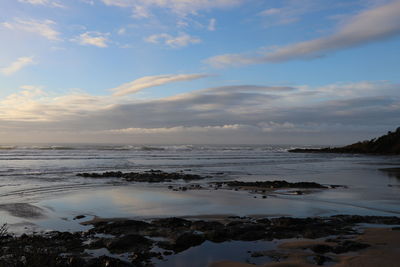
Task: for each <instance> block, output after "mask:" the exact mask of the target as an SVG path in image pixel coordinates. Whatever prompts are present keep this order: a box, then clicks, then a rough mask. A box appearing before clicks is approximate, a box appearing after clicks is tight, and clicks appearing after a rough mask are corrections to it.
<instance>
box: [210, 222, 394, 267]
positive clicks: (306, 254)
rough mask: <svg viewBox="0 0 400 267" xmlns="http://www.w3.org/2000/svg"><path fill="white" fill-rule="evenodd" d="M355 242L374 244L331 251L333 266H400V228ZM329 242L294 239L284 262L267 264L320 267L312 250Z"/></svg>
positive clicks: (239, 266) (230, 266) (225, 266)
mask: <svg viewBox="0 0 400 267" xmlns="http://www.w3.org/2000/svg"><path fill="white" fill-rule="evenodd" d="M353 240H354V241H358V242H362V243H366V244H369V245H370V246H371V247H369V248H366V249H364V250H360V251H359V252H357V253H354V252H353V253H347V254H344V255H340V256H339V255H334V254H329V255H328V256H329V257H332V258H333V259H334V261H335V263H333V264H332V265H330V266H335V267H377V266H379V267H393V266H399V265H398V264H399V262H400V230H392V229H390V228H379V229H378V228H371V229H366V230H365V232H364V233H363V234H362V235H360V236H357V237H355V238H354V239H353ZM316 244H327V245H329V243H326V242H320V241H295V242H288V243H283V244H282V245H280V246H279V251H280V252H282V253H286V254H287V255H288V257H287V259H286V260H284V261H282V262H276V263H267V264H264V265H261V266H264V267H309V266H317V265H316V264H313V263H311V262H310V261H309V258H310V257H312V256H315V254H314V253H312V252H311V251H310V250H307V248H310V247H311V246H313V245H316ZM251 266H254V265H252V264H247V263H239V262H231V261H221V262H216V263H213V264H211V265H210V267H251Z"/></svg>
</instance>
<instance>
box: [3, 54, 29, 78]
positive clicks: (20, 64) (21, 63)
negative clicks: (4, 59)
mask: <svg viewBox="0 0 400 267" xmlns="http://www.w3.org/2000/svg"><path fill="white" fill-rule="evenodd" d="M34 63H35V62H34V60H33V57H20V58H18V59H17V60H16V61H14V62H12V63H11V64H10V65H9V66H7V67H4V68H1V69H0V72H1V73H2V74H4V75H7V76H8V75H12V74H14V73H16V72H18V71H20V70H21V69H23V68H24V67H26V66H28V65H32V64H34Z"/></svg>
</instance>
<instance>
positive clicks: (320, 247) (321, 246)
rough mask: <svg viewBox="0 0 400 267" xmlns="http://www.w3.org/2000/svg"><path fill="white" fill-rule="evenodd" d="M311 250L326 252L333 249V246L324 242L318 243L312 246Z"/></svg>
mask: <svg viewBox="0 0 400 267" xmlns="http://www.w3.org/2000/svg"><path fill="white" fill-rule="evenodd" d="M311 250H312V251H314V252H315V253H318V254H325V253H328V252H331V251H332V250H333V247H331V246H328V245H324V244H318V245H314V246H312V247H311Z"/></svg>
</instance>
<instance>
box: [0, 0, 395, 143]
mask: <svg viewBox="0 0 400 267" xmlns="http://www.w3.org/2000/svg"><path fill="white" fill-rule="evenodd" d="M398 126H400V0H336V1H332V0H2V1H1V2H0V140H1V141H0V142H2V143H32V142H34V143H36V142H39V143H79V142H86V143H132V144H138V143H145V144H151V143H157V144H170V143H171V144H194V143H201V144H220V143H229V144H326V145H329V144H332V145H336V144H346V143H351V142H355V141H358V140H364V139H368V138H372V137H375V136H379V135H382V134H384V133H386V132H387V131H389V130H394V129H396V128H397V127H398Z"/></svg>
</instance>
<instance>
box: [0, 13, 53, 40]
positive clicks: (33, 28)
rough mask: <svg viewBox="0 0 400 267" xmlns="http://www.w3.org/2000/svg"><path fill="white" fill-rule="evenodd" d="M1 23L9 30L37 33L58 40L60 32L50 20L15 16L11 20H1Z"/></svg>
mask: <svg viewBox="0 0 400 267" xmlns="http://www.w3.org/2000/svg"><path fill="white" fill-rule="evenodd" d="M1 25H2V26H3V27H6V28H7V29H10V30H18V31H25V32H29V33H33V34H37V35H40V36H42V37H45V38H47V39H49V40H52V41H59V40H60V33H59V32H58V31H57V30H55V29H54V26H55V25H56V23H55V22H54V21H52V20H35V19H21V18H15V19H14V20H13V21H10V22H3V23H1Z"/></svg>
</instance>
